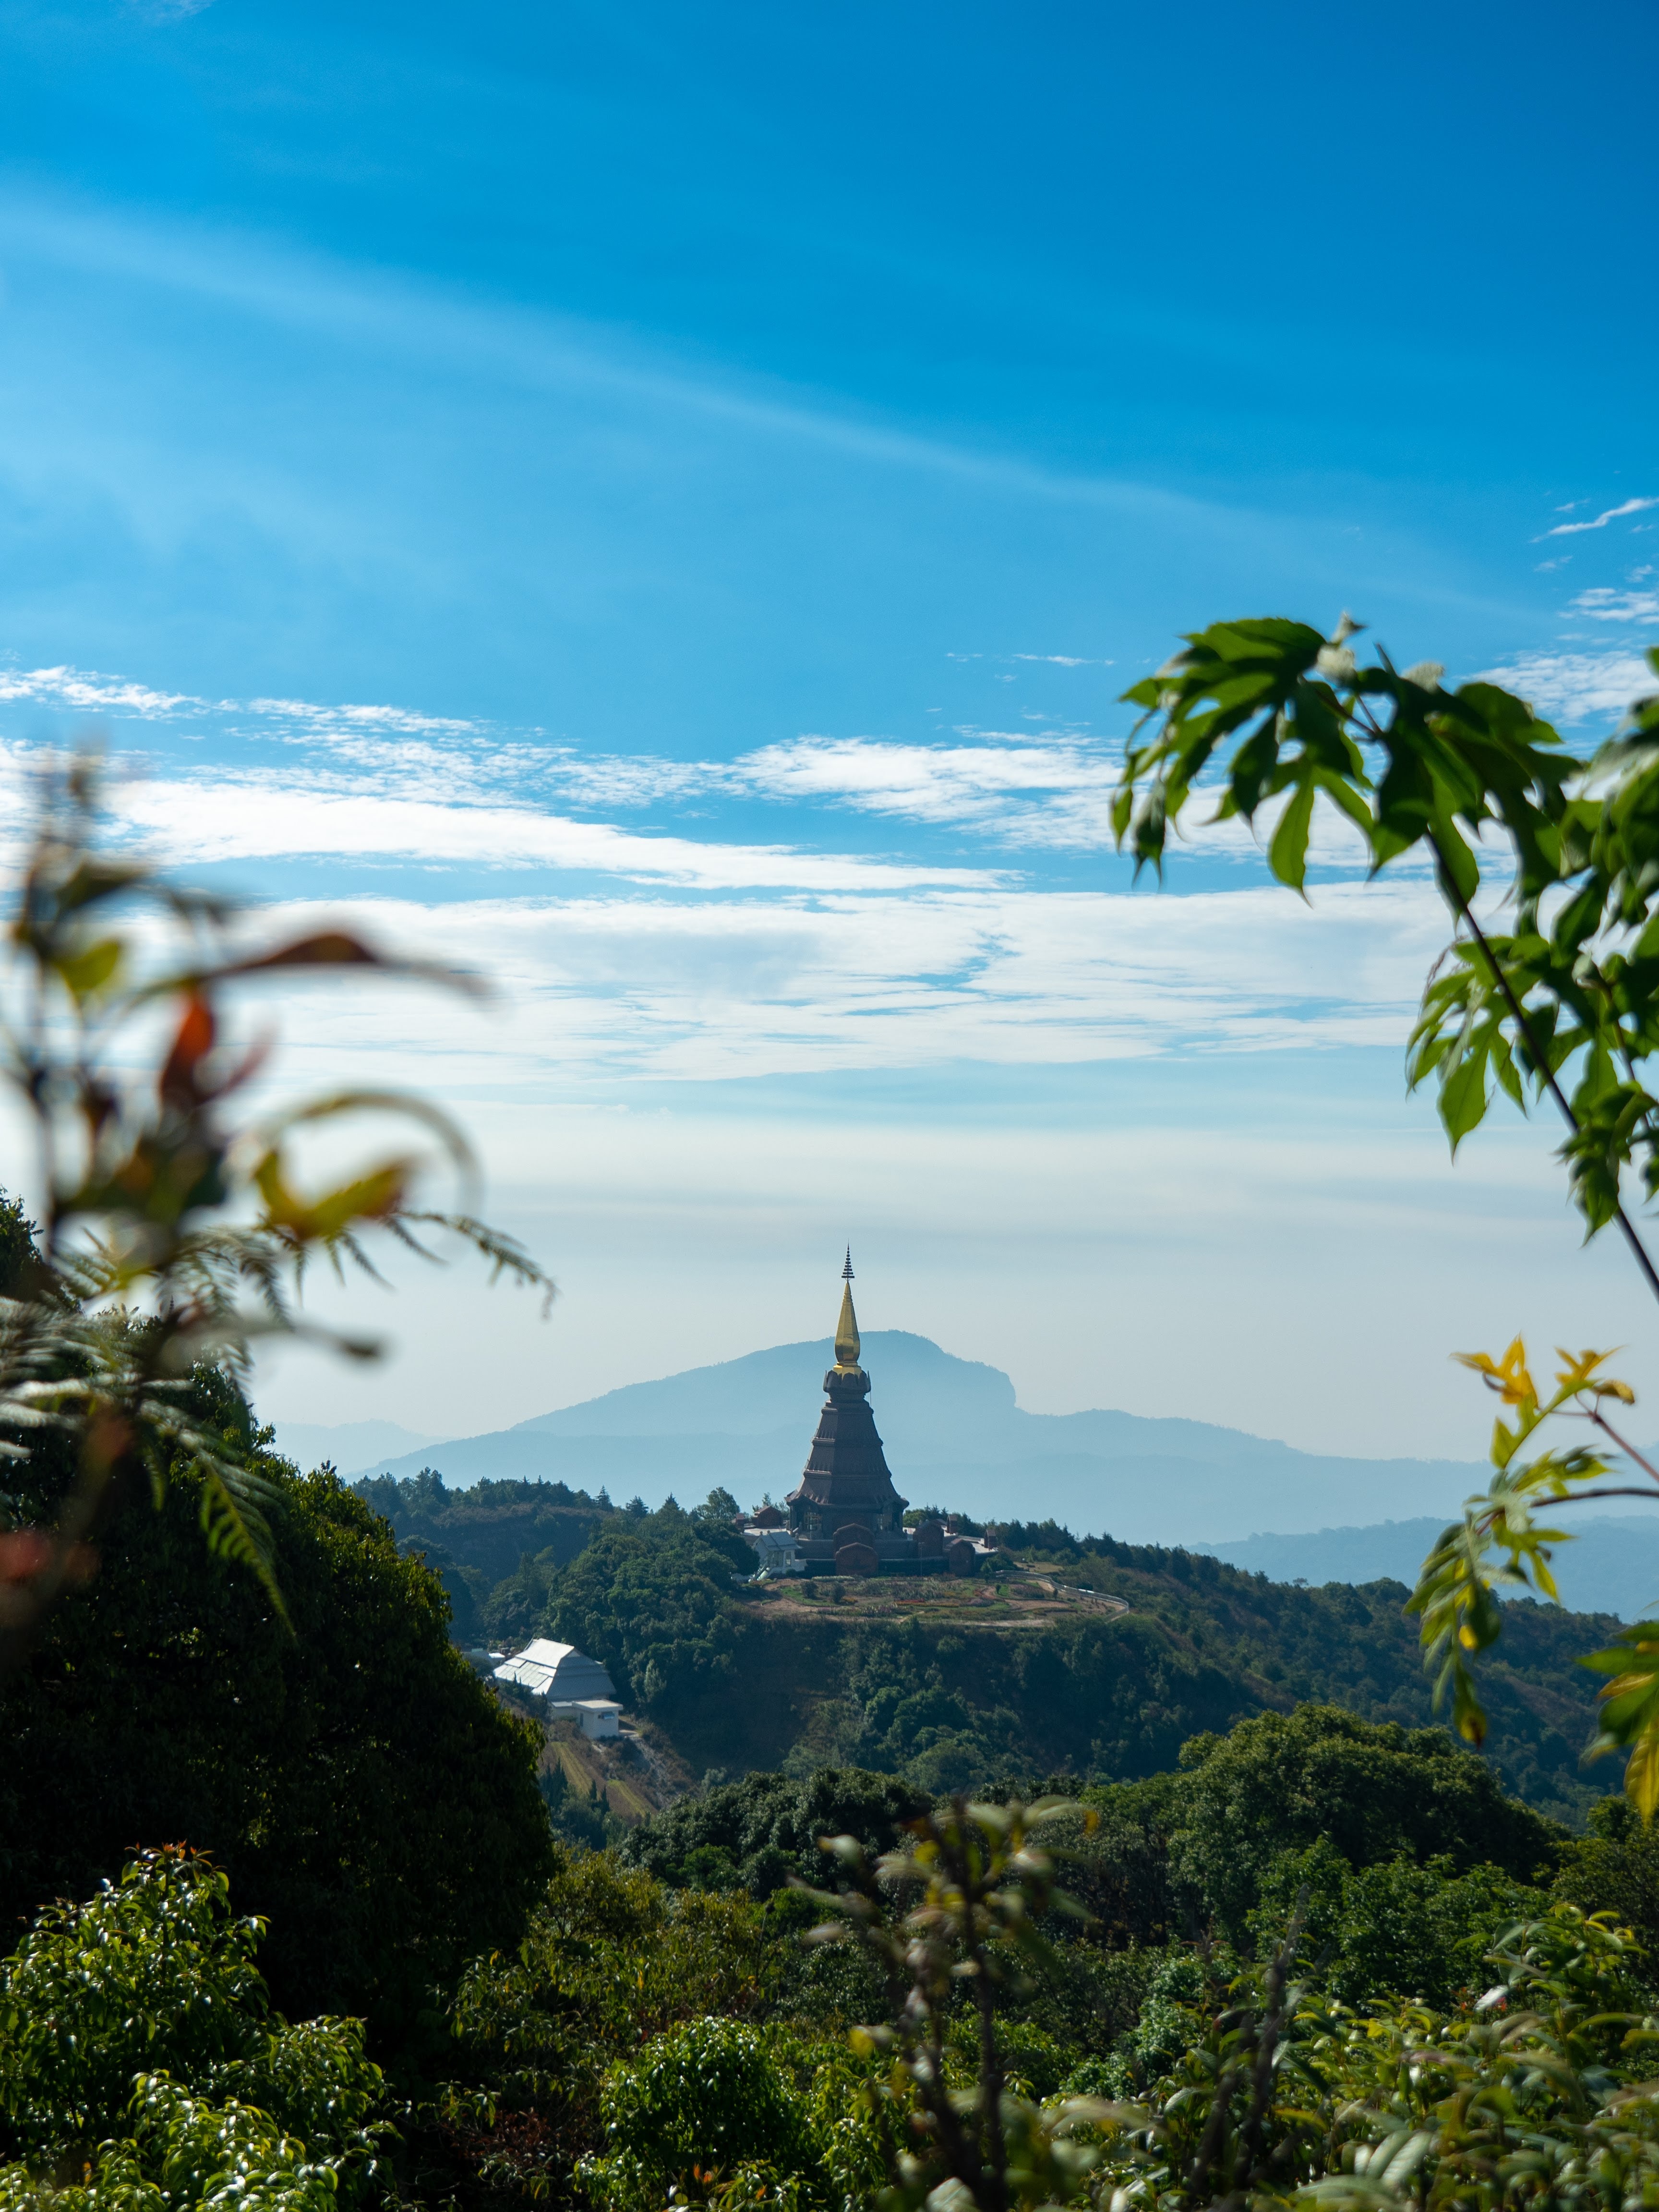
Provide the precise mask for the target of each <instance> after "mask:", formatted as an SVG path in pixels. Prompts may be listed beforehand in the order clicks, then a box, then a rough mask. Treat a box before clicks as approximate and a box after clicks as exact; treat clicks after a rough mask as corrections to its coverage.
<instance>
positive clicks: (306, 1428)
mask: <svg viewBox="0 0 1659 2212" xmlns="http://www.w3.org/2000/svg"><path fill="white" fill-rule="evenodd" d="M273 1426H274V1427H275V1429H276V1449H277V1450H278V1451H279V1452H281V1454H282V1455H283V1458H284V1459H291V1460H292V1461H293V1462H294V1463H295V1466H296V1467H299V1468H307V1469H309V1468H313V1467H320V1466H321V1465H322V1463H323V1462H324V1461H325V1460H331V1461H332V1462H333V1463H334V1465H335V1466H336V1467H355V1466H356V1464H357V1462H359V1461H360V1460H362V1459H364V1458H366V1457H367V1456H368V1454H369V1453H370V1452H386V1453H391V1452H409V1453H412V1454H415V1455H418V1454H419V1453H420V1452H422V1451H424V1450H425V1449H426V1448H427V1447H428V1445H430V1444H434V1443H436V1442H437V1441H438V1439H437V1438H436V1437H428V1436H422V1434H421V1432H420V1431H419V1430H418V1429H406V1428H404V1426H403V1425H402V1423H401V1422H399V1421H335V1422H327V1421H277V1422H275V1423H274V1424H273Z"/></svg>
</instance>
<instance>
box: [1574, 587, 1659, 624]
mask: <svg viewBox="0 0 1659 2212" xmlns="http://www.w3.org/2000/svg"><path fill="white" fill-rule="evenodd" d="M1571 606H1572V611H1573V612H1574V613H1575V614H1580V615H1587V616H1588V617H1589V619H1590V621H1591V622H1659V592H1620V591H1615V590H1613V588H1612V586H1608V585H1599V586H1597V587H1596V588H1595V590H1594V591H1589V592H1580V593H1579V594H1578V596H1577V599H1574V600H1572V601H1571Z"/></svg>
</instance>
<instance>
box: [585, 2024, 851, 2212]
mask: <svg viewBox="0 0 1659 2212" xmlns="http://www.w3.org/2000/svg"><path fill="white" fill-rule="evenodd" d="M778 2044H779V2039H778V2038H777V2037H776V2036H775V2035H769V2034H768V2033H766V2032H765V2031H764V2030H763V2029H760V2028H757V2027H751V2026H749V2025H747V2024H746V2023H744V2021H736V2020H722V2019H718V2018H704V2019H701V2020H694V2021H688V2022H687V2023H686V2025H685V2026H684V2027H678V2028H674V2029H672V2030H671V2031H670V2032H669V2033H667V2034H665V2035H659V2036H657V2037H655V2038H654V2039H653V2040H652V2041H651V2042H650V2043H648V2044H647V2045H646V2047H645V2049H644V2050H643V2051H641V2053H640V2055H639V2057H637V2058H635V2059H632V2060H628V2061H624V2062H623V2063H620V2064H618V2065H617V2066H614V2067H613V2068H612V2069H611V2071H610V2073H609V2074H607V2075H606V2076H605V2082H604V2086H603V2088H602V2090H601V2093H600V2106H599V2112H600V2122H601V2124H602V2126H603V2129H604V2142H605V2149H604V2152H603V2153H602V2154H600V2155H599V2157H598V2158H594V2159H590V2160H585V2161H584V2162H583V2165H582V2168H581V2172H582V2178H583V2180H584V2181H585V2182H586V2185H587V2187H588V2190H589V2191H590V2192H591V2194H592V2197H593V2198H594V2200H595V2202H596V2203H599V2204H600V2205H604V2206H611V2207H615V2208H616V2212H657V2208H658V2207H659V2206H660V2205H661V2204H662V2203H663V2202H664V2199H665V2194H667V2193H668V2192H670V2191H672V2190H674V2188H675V2187H676V2185H681V2186H682V2187H683V2186H684V2185H686V2184H690V2185H692V2186H693V2187H696V2188H697V2189H698V2191H699V2193H700V2194H701V2193H703V2192H704V2191H707V2189H708V2185H709V2183H710V2182H711V2181H714V2180H715V2179H721V2180H738V2181H740V2182H741V2183H742V2184H744V2185H747V2186H746V2187H745V2191H744V2193H745V2194H747V2195H750V2196H754V2195H758V2194H760V2193H761V2192H762V2191H764V2192H765V2193H766V2195H768V2196H769V2197H771V2196H775V2195H776V2194H777V2193H778V2190H779V2184H780V2182H781V2181H783V2180H785V2179H795V2178H796V2177H798V2176H801V2175H803V2174H804V2173H805V2172H807V2171H809V2170H810V2169H811V2168H812V2167H814V2166H817V2154H816V2145H815V2144H814V2142H813V2141H812V2130H811V2119H810V2113H809V2108H808V2106H807V2102H806V2100H805V2098H804V2097H803V2096H802V2095H801V2093H800V2092H799V2090H798V2088H797V2087H796V2085H795V2083H794V2081H793V2079H792V2078H791V2075H790V2073H789V2071H788V2070H787V2067H786V2065H785V2064H783V2063H781V2060H782V2058H783V2055H784V2054H783V2053H782V2051H781V2050H780V2049H779V2047H778Z"/></svg>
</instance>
